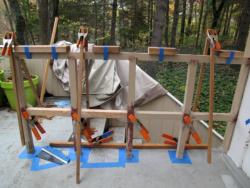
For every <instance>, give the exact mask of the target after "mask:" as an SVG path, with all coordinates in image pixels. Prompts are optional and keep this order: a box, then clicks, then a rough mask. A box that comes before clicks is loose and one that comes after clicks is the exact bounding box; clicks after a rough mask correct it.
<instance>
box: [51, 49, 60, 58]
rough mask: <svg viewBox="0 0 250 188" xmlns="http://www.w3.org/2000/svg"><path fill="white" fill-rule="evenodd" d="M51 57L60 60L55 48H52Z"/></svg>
mask: <svg viewBox="0 0 250 188" xmlns="http://www.w3.org/2000/svg"><path fill="white" fill-rule="evenodd" d="M51 56H52V59H58V53H57V52H56V47H55V46H52V47H51Z"/></svg>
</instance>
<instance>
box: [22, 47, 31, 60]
mask: <svg viewBox="0 0 250 188" xmlns="http://www.w3.org/2000/svg"><path fill="white" fill-rule="evenodd" d="M24 54H25V57H26V59H31V58H32V54H31V53H30V49H29V47H28V46H25V47H24Z"/></svg>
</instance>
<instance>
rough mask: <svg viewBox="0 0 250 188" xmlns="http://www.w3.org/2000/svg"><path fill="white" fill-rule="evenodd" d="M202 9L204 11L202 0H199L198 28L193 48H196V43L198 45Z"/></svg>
mask: <svg viewBox="0 0 250 188" xmlns="http://www.w3.org/2000/svg"><path fill="white" fill-rule="evenodd" d="M203 9H204V0H201V8H200V13H199V22H198V27H197V36H196V41H195V47H197V46H198V43H199V38H200V30H201V21H202V17H203Z"/></svg>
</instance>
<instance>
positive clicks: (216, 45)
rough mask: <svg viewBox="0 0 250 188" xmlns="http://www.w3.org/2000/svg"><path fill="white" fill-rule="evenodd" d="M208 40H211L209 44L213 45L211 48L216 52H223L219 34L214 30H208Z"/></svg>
mask: <svg viewBox="0 0 250 188" xmlns="http://www.w3.org/2000/svg"><path fill="white" fill-rule="evenodd" d="M207 38H208V40H209V43H210V45H211V48H213V49H215V50H221V44H220V42H219V39H218V32H217V31H216V30H214V29H208V30H207Z"/></svg>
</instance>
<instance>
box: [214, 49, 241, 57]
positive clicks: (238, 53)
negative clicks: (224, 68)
mask: <svg viewBox="0 0 250 188" xmlns="http://www.w3.org/2000/svg"><path fill="white" fill-rule="evenodd" d="M231 52H234V58H240V57H243V52H242V51H236V50H216V51H215V54H216V55H217V56H219V57H221V58H228V57H229V56H230V53H231Z"/></svg>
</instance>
